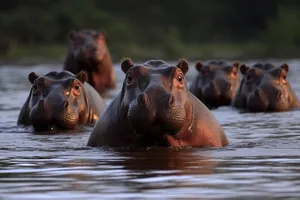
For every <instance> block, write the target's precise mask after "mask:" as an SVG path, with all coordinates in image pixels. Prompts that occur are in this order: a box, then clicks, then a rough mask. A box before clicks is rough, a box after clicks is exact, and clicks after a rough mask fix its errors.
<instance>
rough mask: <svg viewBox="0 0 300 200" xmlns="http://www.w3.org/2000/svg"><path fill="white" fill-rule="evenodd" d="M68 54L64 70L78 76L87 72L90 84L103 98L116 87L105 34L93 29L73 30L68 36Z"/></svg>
mask: <svg viewBox="0 0 300 200" xmlns="http://www.w3.org/2000/svg"><path fill="white" fill-rule="evenodd" d="M68 39H69V46H68V53H67V56H66V59H65V62H64V67H63V69H64V70H67V71H70V72H72V73H73V74H77V73H79V72H80V71H86V72H87V74H88V83H89V84H90V85H92V86H93V87H94V88H95V89H96V91H97V92H99V94H100V95H101V96H102V97H105V96H106V95H107V91H108V90H110V89H114V88H115V87H116V78H115V71H114V68H113V64H112V59H111V56H110V52H109V49H108V47H107V45H106V38H105V34H104V33H102V32H97V31H96V30H92V29H82V30H78V31H75V30H72V31H70V32H69V34H68Z"/></svg>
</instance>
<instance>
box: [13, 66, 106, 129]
mask: <svg viewBox="0 0 300 200" xmlns="http://www.w3.org/2000/svg"><path fill="white" fill-rule="evenodd" d="M87 78H88V75H87V74H86V72H83V71H81V72H79V73H78V74H76V75H75V74H73V73H71V72H69V71H64V70H62V71H59V72H58V71H52V72H49V73H47V74H46V75H44V76H38V75H37V74H36V73H35V72H31V73H30V74H29V75H28V80H29V81H30V83H31V84H32V87H31V89H30V92H29V96H28V98H27V99H26V101H25V103H24V105H23V107H22V109H21V111H20V113H19V118H18V122H17V124H18V125H25V126H33V128H34V130H35V131H36V132H40V131H51V130H53V129H54V128H55V129H60V130H70V129H74V128H75V127H76V126H77V125H81V124H83V125H84V124H86V125H88V124H90V125H93V124H94V123H95V122H96V120H97V119H98V118H99V116H100V115H101V114H102V113H103V111H104V109H105V108H106V104H105V102H104V100H103V99H102V97H101V96H100V95H99V93H98V92H97V91H96V90H95V89H94V88H93V87H92V86H91V85H89V84H88V83H87V82H86V81H87Z"/></svg>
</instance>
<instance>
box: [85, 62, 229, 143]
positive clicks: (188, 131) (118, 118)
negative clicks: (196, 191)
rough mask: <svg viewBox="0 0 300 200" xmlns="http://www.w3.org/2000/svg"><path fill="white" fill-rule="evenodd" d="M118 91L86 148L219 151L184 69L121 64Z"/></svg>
mask: <svg viewBox="0 0 300 200" xmlns="http://www.w3.org/2000/svg"><path fill="white" fill-rule="evenodd" d="M121 68H122V71H123V72H124V73H125V74H126V77H125V79H124V82H123V87H122V90H121V91H120V93H119V94H118V95H117V96H116V98H115V99H114V100H113V101H112V102H111V103H110V105H109V106H108V108H107V109H106V111H105V112H104V114H103V115H102V116H101V117H100V118H99V120H98V121H97V123H96V125H95V126H94V129H93V131H92V133H91V135H90V138H89V141H88V145H89V146H114V147H133V148H135V147H148V146H155V145H158V146H172V147H183V146H195V147H207V146H209V147H222V146H226V145H227V144H228V140H227V137H226V134H225V132H224V130H223V129H222V127H221V126H220V124H219V123H218V122H217V120H216V119H215V117H214V116H213V114H212V113H211V112H210V111H209V110H208V109H207V107H206V106H205V105H203V104H202V102H201V101H199V100H198V99H197V98H196V97H195V96H194V95H193V94H192V93H190V92H189V90H188V88H187V83H186V79H185V74H186V73H187V71H188V64H187V62H186V61H184V60H181V61H179V62H178V63H177V64H176V65H170V64H168V63H166V62H164V61H162V60H150V61H147V62H145V63H143V64H133V63H132V62H131V60H130V59H127V60H124V61H123V62H122V64H121Z"/></svg>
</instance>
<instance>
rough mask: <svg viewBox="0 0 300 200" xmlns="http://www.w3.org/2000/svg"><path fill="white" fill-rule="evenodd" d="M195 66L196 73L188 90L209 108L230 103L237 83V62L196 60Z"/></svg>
mask: <svg viewBox="0 0 300 200" xmlns="http://www.w3.org/2000/svg"><path fill="white" fill-rule="evenodd" d="M195 68H196V70H197V72H198V74H197V76H196V78H195V79H194V80H193V82H192V84H191V86H190V88H189V90H190V91H191V92H192V93H193V94H194V95H195V96H196V97H197V98H198V99H199V100H201V101H202V102H203V103H204V104H205V105H206V106H207V107H208V108H210V109H213V108H218V107H219V106H229V105H231V103H232V101H233V98H234V96H235V94H236V91H237V88H238V83H239V80H238V76H237V73H238V69H239V63H238V62H235V63H233V64H232V65H230V64H228V63H226V62H223V61H210V62H208V63H207V64H203V63H202V62H201V61H198V62H197V63H196V65H195Z"/></svg>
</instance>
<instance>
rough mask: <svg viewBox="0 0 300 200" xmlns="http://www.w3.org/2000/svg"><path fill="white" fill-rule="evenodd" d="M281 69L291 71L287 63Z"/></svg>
mask: <svg viewBox="0 0 300 200" xmlns="http://www.w3.org/2000/svg"><path fill="white" fill-rule="evenodd" d="M280 67H281V69H284V70H285V71H286V72H288V71H289V66H288V64H286V63H283V64H282V65H281V66H280Z"/></svg>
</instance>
